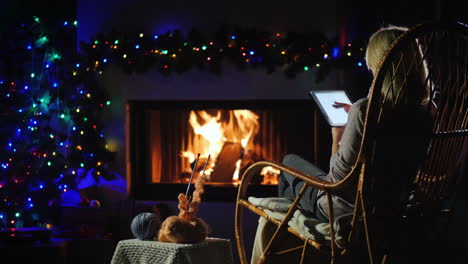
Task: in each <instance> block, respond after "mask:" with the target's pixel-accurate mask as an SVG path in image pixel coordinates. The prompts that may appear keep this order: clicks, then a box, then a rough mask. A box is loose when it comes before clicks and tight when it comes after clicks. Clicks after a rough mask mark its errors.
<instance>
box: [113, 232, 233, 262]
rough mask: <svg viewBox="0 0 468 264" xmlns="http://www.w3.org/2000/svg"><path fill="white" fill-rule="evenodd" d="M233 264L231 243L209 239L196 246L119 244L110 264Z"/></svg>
mask: <svg viewBox="0 0 468 264" xmlns="http://www.w3.org/2000/svg"><path fill="white" fill-rule="evenodd" d="M153 263H157V264H202V263H203V264H205V263H206V264H219V263H227V264H233V256H232V250H231V242H230V241H229V240H226V239H219V238H207V239H206V240H205V241H204V242H201V243H197V244H176V243H163V242H157V241H142V240H138V239H128V240H122V241H119V243H118V245H117V248H116V249H115V252H114V256H113V257H112V261H111V264H153Z"/></svg>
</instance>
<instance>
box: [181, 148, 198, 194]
mask: <svg viewBox="0 0 468 264" xmlns="http://www.w3.org/2000/svg"><path fill="white" fill-rule="evenodd" d="M198 159H200V153H198V156H197V159H196V160H195V164H194V165H193V169H192V175H190V180H189V183H188V185H187V191H185V196H187V197H188V192H189V190H190V184H192V178H193V174H194V173H195V170H196V169H197V164H198Z"/></svg>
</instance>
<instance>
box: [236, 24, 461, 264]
mask: <svg viewBox="0 0 468 264" xmlns="http://www.w3.org/2000/svg"><path fill="white" fill-rule="evenodd" d="M416 43H417V44H416ZM404 49H413V51H414V52H413V53H411V54H420V56H412V57H411V58H409V57H408V56H407V57H403V56H404V53H402V50H404ZM406 54H408V53H406ZM423 65H425V66H426V67H423ZM426 68H427V70H426ZM426 71H427V72H426ZM410 72H412V73H413V74H409V73H410ZM402 73H407V74H406V75H407V77H406V79H405V80H403V82H400V83H404V84H405V85H402V86H401V85H399V86H398V87H397V86H396V85H393V83H394V82H393V80H394V78H397V76H404V75H405V74H402ZM414 73H416V75H419V76H427V77H425V78H422V79H424V81H421V78H419V77H415V75H414ZM467 74H468V27H467V26H465V25H462V24H451V25H441V24H423V25H417V26H415V27H413V28H411V29H410V30H409V31H407V32H406V33H404V34H403V35H402V36H400V37H399V38H398V39H397V40H396V41H395V42H394V43H392V45H391V48H390V50H389V51H388V52H387V53H386V55H385V56H384V58H383V60H382V61H381V63H380V66H379V70H378V71H377V72H376V73H375V78H374V80H373V84H372V88H371V91H370V95H369V101H368V104H367V111H366V120H365V123H364V134H363V139H362V142H361V147H360V152H359V156H358V159H357V162H356V164H355V165H354V166H353V169H352V171H351V172H350V173H349V175H348V176H347V177H346V178H344V179H343V180H342V181H340V182H336V183H331V182H327V181H323V180H320V179H317V178H315V177H312V176H310V175H307V174H304V173H302V172H300V171H297V170H295V169H292V168H288V167H286V166H284V165H282V164H277V163H273V162H267V161H262V162H258V163H256V164H253V165H252V166H250V167H249V168H248V169H247V170H246V171H245V173H244V174H243V176H242V182H241V184H240V186H239V190H238V196H237V204H236V219H235V232H236V240H237V248H238V252H239V256H240V261H241V263H242V264H246V263H247V258H246V252H245V248H244V240H243V239H244V236H243V226H242V219H243V210H244V209H245V208H247V209H249V210H251V211H252V212H254V213H256V214H258V215H260V216H263V217H264V218H266V219H267V221H269V222H271V223H273V224H275V225H276V226H277V229H276V232H274V234H273V236H272V238H271V240H270V242H269V243H268V245H267V246H266V248H265V250H264V252H263V256H262V257H261V258H260V262H259V263H263V262H267V261H268V258H269V256H271V255H273V254H277V253H275V247H276V246H278V244H279V243H281V242H278V241H277V240H278V239H279V238H280V237H281V233H282V232H286V230H287V231H289V233H291V234H293V235H295V236H297V237H298V238H300V239H302V241H303V244H302V246H299V247H296V248H295V249H302V259H301V263H302V262H303V260H304V254H305V252H306V249H307V248H313V249H315V250H317V251H321V252H325V253H326V254H327V256H328V257H329V260H330V262H331V263H334V262H336V261H338V260H341V259H342V258H345V257H346V256H348V255H350V254H352V252H353V251H354V250H358V249H361V252H364V257H365V258H368V261H369V262H370V263H377V262H381V263H385V262H386V261H390V262H393V261H392V256H394V254H395V252H397V251H398V249H401V248H402V247H404V245H403V244H402V241H410V242H409V243H412V242H414V241H416V240H411V239H414V238H415V237H418V234H416V233H415V232H418V231H420V232H421V233H424V232H425V229H424V230H421V229H422V228H423V227H421V226H422V225H421V223H426V224H429V221H430V220H431V219H433V218H434V216H437V215H440V213H441V212H442V211H444V212H447V211H448V210H451V209H452V207H453V204H452V203H450V201H454V198H455V193H456V191H457V185H459V183H460V181H461V178H462V176H463V175H462V173H460V172H459V171H458V170H457V167H459V165H460V163H461V162H464V161H460V157H462V156H463V154H464V153H465V155H466V152H467V149H468V147H467V146H468V75H467ZM415 82H419V84H417V83H415ZM421 82H424V84H421ZM414 84H416V85H419V86H420V87H429V89H428V90H429V91H430V94H429V97H430V98H429V99H430V101H429V103H427V104H425V105H424V107H423V108H424V111H420V112H419V113H417V114H416V113H414V112H411V111H412V109H409V108H408V106H407V105H405V100H406V99H404V98H408V96H412V95H411V90H410V88H411V87H413V88H414ZM422 112H423V113H422ZM389 157H391V160H389ZM419 157H421V158H419ZM265 166H272V167H274V168H277V169H279V170H282V171H284V172H287V173H289V174H291V175H293V176H295V177H297V178H299V179H301V180H303V181H304V182H305V183H306V184H304V187H303V188H302V191H301V192H300V194H299V195H298V197H297V198H296V199H295V200H294V201H293V202H292V203H291V205H290V207H289V209H288V210H287V212H285V213H284V214H283V216H282V218H275V217H271V214H268V213H267V212H266V211H265V210H264V209H262V208H261V207H259V206H256V205H254V204H253V203H252V202H250V201H249V199H248V197H247V192H248V187H249V183H250V182H251V179H252V177H254V176H255V175H258V173H259V171H260V170H261V169H262V168H263V167H265ZM355 171H356V172H358V174H359V178H358V179H352V177H351V175H353V173H354V172H355ZM465 174H467V173H466V172H465ZM465 176H466V175H465ZM352 181H355V182H356V185H357V190H356V199H355V204H354V214H353V216H352V218H351V219H350V223H349V226H350V231H349V232H348V233H347V236H346V237H347V243H346V244H345V246H341V247H338V244H337V241H336V230H335V228H336V223H335V219H334V218H335V217H334V211H333V203H332V202H331V201H332V196H333V195H334V193H335V192H336V190H338V189H339V188H342V187H343V186H346V185H347V184H350V182H352ZM307 186H313V187H315V188H319V189H320V190H323V191H324V192H325V195H326V197H327V200H328V205H329V211H328V214H329V223H328V224H329V238H328V240H325V241H323V240H322V241H318V240H315V239H311V238H310V237H307V236H305V235H304V234H302V233H301V232H300V231H298V230H296V229H295V228H293V227H291V225H290V224H289V225H288V222H290V220H291V219H292V218H293V215H294V213H295V211H296V209H297V206H298V202H299V200H300V198H301V196H302V194H303V193H304V191H305V189H306V187H307ZM345 188H346V187H345ZM251 195H254V194H251ZM447 201H448V203H447ZM412 223H419V224H412ZM418 228H419V229H420V230H418ZM291 250H293V249H291Z"/></svg>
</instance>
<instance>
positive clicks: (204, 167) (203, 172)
mask: <svg viewBox="0 0 468 264" xmlns="http://www.w3.org/2000/svg"><path fill="white" fill-rule="evenodd" d="M210 156H211V155H210V154H208V159H207V160H206V163H205V166H203V171H202V173H201V174H200V175H203V174H205V169H206V165H208V162H210Z"/></svg>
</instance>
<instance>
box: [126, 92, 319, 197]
mask: <svg viewBox="0 0 468 264" xmlns="http://www.w3.org/2000/svg"><path fill="white" fill-rule="evenodd" d="M314 110H315V106H314V104H313V103H312V102H311V101H310V100H281V101H280V100H244V101H129V102H128V103H127V160H128V162H127V174H128V175H129V178H130V194H131V196H132V197H134V198H135V199H142V200H175V199H177V195H178V194H179V193H183V192H185V190H186V188H187V184H188V182H189V179H190V176H191V175H192V170H193V168H194V165H195V164H194V161H195V158H196V157H197V155H198V154H200V158H199V162H198V164H197V166H196V168H195V171H194V172H193V180H192V182H194V181H195V179H196V178H197V177H198V175H200V173H202V171H203V169H205V174H209V175H210V181H209V183H208V185H207V186H206V187H205V190H206V192H205V195H204V199H205V200H217V201H233V200H234V199H235V193H236V189H237V186H238V184H239V182H240V180H241V179H240V177H242V173H243V171H244V170H245V169H246V168H247V167H248V166H249V165H251V164H253V163H254V162H256V161H260V160H269V161H275V162H280V161H281V159H282V157H284V155H286V154H288V153H296V154H299V155H301V156H303V157H305V158H306V159H309V160H314V159H316V157H315V155H316V154H315V155H314V149H315V148H316V146H315V145H314V125H315V123H316V122H315V120H314V119H315V118H314ZM208 155H210V160H209V162H208V163H207V157H208ZM205 163H206V167H205ZM278 173H279V172H278V171H275V170H274V169H272V168H264V170H262V172H261V173H260V174H259V175H256V176H255V177H254V179H253V180H252V183H253V184H254V187H253V189H255V191H256V193H259V194H262V193H264V194H265V195H275V194H276V185H277V183H278Z"/></svg>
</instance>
